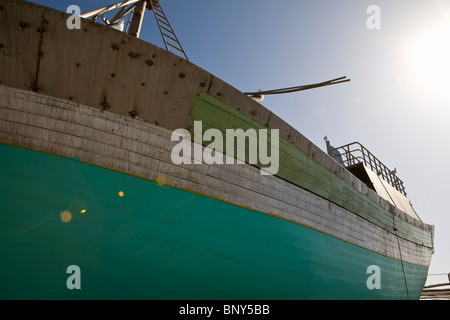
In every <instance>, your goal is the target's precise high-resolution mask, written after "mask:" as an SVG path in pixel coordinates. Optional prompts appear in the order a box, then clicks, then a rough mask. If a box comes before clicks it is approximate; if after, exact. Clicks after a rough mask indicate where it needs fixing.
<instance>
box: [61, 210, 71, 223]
mask: <svg viewBox="0 0 450 320" xmlns="http://www.w3.org/2000/svg"><path fill="white" fill-rule="evenodd" d="M60 217H61V221H62V222H64V223H68V222H70V221H71V220H72V214H71V213H70V211H63V212H61V214H60Z"/></svg>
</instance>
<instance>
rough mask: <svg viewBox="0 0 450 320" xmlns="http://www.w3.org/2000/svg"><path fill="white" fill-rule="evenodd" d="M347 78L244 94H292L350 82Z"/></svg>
mask: <svg viewBox="0 0 450 320" xmlns="http://www.w3.org/2000/svg"><path fill="white" fill-rule="evenodd" d="M345 78H346V77H340V78H336V79H332V80H328V81H324V82H320V83H314V84H307V85H303V86H296V87H289V88H283V89H274V90H266V91H261V90H258V91H257V92H244V94H246V95H249V96H255V95H268V94H281V93H291V92H297V91H302V90H308V89H314V88H319V87H325V86H330V85H333V84H338V83H342V82H348V81H350V79H345ZM344 79H345V80H344Z"/></svg>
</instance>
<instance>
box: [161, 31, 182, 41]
mask: <svg viewBox="0 0 450 320" xmlns="http://www.w3.org/2000/svg"><path fill="white" fill-rule="evenodd" d="M163 35H165V36H166V37H167V38H169V39H171V40H172V41H174V42H178V40H177V39H174V38H172V37H171V36H169V35H168V34H165V33H163Z"/></svg>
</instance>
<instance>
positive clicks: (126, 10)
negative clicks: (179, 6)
mask: <svg viewBox="0 0 450 320" xmlns="http://www.w3.org/2000/svg"><path fill="white" fill-rule="evenodd" d="M159 1H160V0H148V1H146V0H129V1H121V2H117V3H114V4H111V5H109V6H105V7H101V8H98V9H95V10H91V11H88V12H85V13H82V14H81V15H80V17H81V18H85V19H87V18H91V20H92V21H97V18H99V17H100V18H101V20H102V21H103V22H104V23H105V25H108V26H111V27H112V28H114V29H117V30H120V31H123V32H125V33H127V34H129V35H131V36H134V37H136V38H139V34H140V32H141V27H142V21H143V20H144V14H145V9H148V10H150V11H153V14H154V16H155V19H156V22H157V24H158V28H159V31H160V32H161V36H162V39H163V41H164V45H165V47H166V50H167V51H172V50H170V49H175V50H176V51H175V52H176V53H178V54H182V55H183V56H184V57H185V59H186V60H187V61H189V59H188V57H187V55H186V52H185V51H184V49H183V47H182V45H181V43H180V41H179V40H178V37H177V36H176V34H175V31H174V30H173V28H172V26H171V25H170V23H169V20H168V19H167V16H166V14H165V13H164V10H163V8H162V7H161V5H160V3H159ZM118 8H120V10H119V11H118V12H117V13H116V15H115V16H114V17H113V18H112V19H111V20H108V19H107V18H106V17H105V13H106V12H109V11H112V10H115V9H118ZM125 21H127V22H126V25H125Z"/></svg>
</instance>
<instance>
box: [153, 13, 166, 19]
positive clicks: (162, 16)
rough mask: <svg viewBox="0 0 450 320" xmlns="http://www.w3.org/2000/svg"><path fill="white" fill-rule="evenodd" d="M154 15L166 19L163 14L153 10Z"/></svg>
mask: <svg viewBox="0 0 450 320" xmlns="http://www.w3.org/2000/svg"><path fill="white" fill-rule="evenodd" d="M155 15H157V16H158V17H160V18H161V19H164V20H167V17H165V16H164V15H161V14H159V13H158V12H155Z"/></svg>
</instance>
